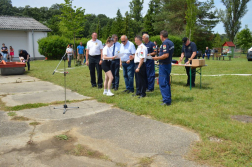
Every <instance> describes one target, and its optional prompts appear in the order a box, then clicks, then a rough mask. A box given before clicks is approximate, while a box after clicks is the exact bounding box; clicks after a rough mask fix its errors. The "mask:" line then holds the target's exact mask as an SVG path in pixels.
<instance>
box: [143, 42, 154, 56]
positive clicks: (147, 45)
mask: <svg viewBox="0 0 252 167" xmlns="http://www.w3.org/2000/svg"><path fill="white" fill-rule="evenodd" d="M144 45H145V46H146V47H147V50H148V54H149V53H152V52H156V45H155V44H154V43H153V42H151V41H149V42H148V43H147V44H146V43H144ZM154 56H155V55H154Z"/></svg>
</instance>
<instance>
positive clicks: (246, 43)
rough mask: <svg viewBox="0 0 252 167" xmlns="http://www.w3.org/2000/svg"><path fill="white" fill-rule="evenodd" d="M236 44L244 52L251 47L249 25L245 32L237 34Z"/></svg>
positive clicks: (251, 36)
mask: <svg viewBox="0 0 252 167" xmlns="http://www.w3.org/2000/svg"><path fill="white" fill-rule="evenodd" d="M235 44H236V45H238V46H240V47H241V48H242V49H243V52H244V51H245V50H247V49H248V48H249V47H250V46H251V44H252V34H251V32H250V30H249V28H248V25H246V26H245V28H244V29H243V30H241V31H240V32H238V33H237V34H236V36H235Z"/></svg>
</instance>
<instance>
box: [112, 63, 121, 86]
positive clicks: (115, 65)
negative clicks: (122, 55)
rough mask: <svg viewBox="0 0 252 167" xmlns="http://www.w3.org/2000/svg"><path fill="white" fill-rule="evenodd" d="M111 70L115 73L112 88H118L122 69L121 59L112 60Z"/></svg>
mask: <svg viewBox="0 0 252 167" xmlns="http://www.w3.org/2000/svg"><path fill="white" fill-rule="evenodd" d="M110 69H111V72H112V74H113V77H114V79H113V81H112V88H118V87H119V80H120V76H119V71H120V59H115V60H112V62H111V68H110Z"/></svg>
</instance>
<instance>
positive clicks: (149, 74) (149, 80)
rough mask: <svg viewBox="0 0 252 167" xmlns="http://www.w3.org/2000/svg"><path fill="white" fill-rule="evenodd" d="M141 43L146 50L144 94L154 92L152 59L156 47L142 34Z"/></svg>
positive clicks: (146, 35) (153, 65)
mask: <svg viewBox="0 0 252 167" xmlns="http://www.w3.org/2000/svg"><path fill="white" fill-rule="evenodd" d="M143 42H144V45H145V46H146V47H147V49H148V54H147V59H146V62H145V65H146V75H147V77H146V88H147V90H146V92H152V91H154V84H155V62H154V60H153V59H152V57H155V55H156V53H157V52H156V45H155V44H154V43H153V42H151V41H150V40H149V35H148V34H143Z"/></svg>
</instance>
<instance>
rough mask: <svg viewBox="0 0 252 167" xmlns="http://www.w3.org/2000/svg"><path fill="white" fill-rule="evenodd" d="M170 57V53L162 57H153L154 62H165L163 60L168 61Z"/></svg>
mask: <svg viewBox="0 0 252 167" xmlns="http://www.w3.org/2000/svg"><path fill="white" fill-rule="evenodd" d="M168 57H169V53H165V54H163V55H162V56H159V57H152V59H153V60H155V61H156V60H163V59H167V58H168Z"/></svg>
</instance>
